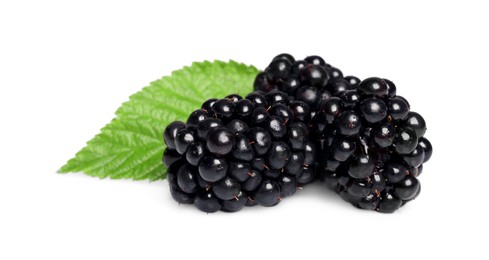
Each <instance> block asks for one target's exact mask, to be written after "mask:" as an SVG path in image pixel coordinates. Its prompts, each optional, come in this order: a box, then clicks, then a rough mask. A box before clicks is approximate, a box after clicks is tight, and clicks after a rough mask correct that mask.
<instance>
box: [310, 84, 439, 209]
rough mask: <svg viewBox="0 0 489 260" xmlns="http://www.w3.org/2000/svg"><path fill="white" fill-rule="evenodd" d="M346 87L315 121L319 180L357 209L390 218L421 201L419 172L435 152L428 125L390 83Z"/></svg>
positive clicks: (322, 105)
mask: <svg viewBox="0 0 489 260" xmlns="http://www.w3.org/2000/svg"><path fill="white" fill-rule="evenodd" d="M346 82H349V83H350V86H351V89H349V90H347V91H345V92H343V93H342V94H341V95H340V96H339V97H332V98H330V99H328V100H326V101H323V102H322V103H321V104H320V108H319V110H318V112H317V114H316V115H315V117H314V118H313V130H314V131H315V132H316V135H317V136H318V137H319V140H320V141H319V142H318V143H319V144H320V146H319V147H320V151H319V152H318V156H319V157H320V158H319V159H318V161H319V162H320V163H321V166H320V167H319V168H318V171H319V172H320V173H319V175H320V178H321V179H322V180H323V181H324V182H325V183H326V186H327V187H329V188H330V189H332V190H334V191H336V192H337V193H338V194H340V196H341V197H342V198H343V199H344V200H346V201H348V202H350V203H351V204H353V205H354V206H355V207H357V208H361V209H367V210H376V211H378V212H384V213H392V212H394V211H396V210H397V209H399V208H400V207H401V206H402V205H404V204H406V203H407V202H408V201H411V200H413V199H415V198H416V197H417V196H418V195H419V192H420V189H421V185H420V183H419V181H418V179H417V176H419V171H420V170H419V169H421V170H422V167H423V163H425V162H427V161H428V160H429V159H430V157H431V154H432V149H433V148H432V146H431V143H430V142H429V141H428V140H427V139H426V138H424V137H423V136H424V134H425V132H426V122H425V120H424V119H423V117H422V116H421V115H419V114H418V113H415V112H412V111H410V106H409V104H408V102H407V100H406V99H405V98H403V97H401V96H397V95H396V92H397V91H396V89H395V85H394V84H393V83H392V82H391V81H389V80H385V79H381V78H368V79H365V80H363V81H361V82H358V78H355V77H348V78H347V79H346ZM333 93H335V92H334V91H333Z"/></svg>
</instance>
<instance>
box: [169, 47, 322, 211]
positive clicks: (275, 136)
mask: <svg viewBox="0 0 489 260" xmlns="http://www.w3.org/2000/svg"><path fill="white" fill-rule="evenodd" d="M293 62H294V61H293V60H291V58H290V57H288V56H287V55H285V54H284V55H282V56H280V57H279V58H277V59H276V61H275V62H274V63H273V64H272V65H273V66H272V67H271V68H270V69H268V70H267V72H266V73H267V77H268V76H273V79H274V80H282V79H283V78H284V77H285V76H286V75H285V74H286V73H288V71H289V69H290V65H291V64H292V63H293ZM262 77H263V76H261V75H259V76H258V77H257V82H258V81H260V80H262V81H263V80H265V81H267V80H268V78H262ZM265 81H263V82H265ZM310 124H311V116H310V109H309V107H308V105H307V104H306V103H304V102H302V101H293V99H292V98H291V97H289V96H288V95H287V94H286V93H284V92H281V91H278V90H273V91H269V92H268V93H267V94H265V92H261V91H255V92H253V93H250V94H248V95H247V96H246V98H245V99H242V97H241V96H238V95H229V96H227V97H225V98H223V99H209V100H208V101H206V102H204V104H203V105H202V108H201V109H199V110H196V111H194V112H193V113H191V114H190V116H189V118H188V120H187V123H186V124H184V123H183V122H178V121H177V122H173V123H171V124H170V125H168V127H167V129H166V130H165V132H164V140H165V143H166V144H167V149H166V150H165V152H164V156H163V161H164V163H165V165H166V166H167V167H168V181H169V183H170V191H171V194H172V197H173V198H174V199H175V200H176V201H177V202H179V203H183V204H189V203H195V205H196V207H197V208H198V209H200V210H202V211H205V212H215V211H218V210H222V211H226V212H235V211H239V210H240V209H241V208H243V207H244V206H245V205H248V206H252V205H255V204H259V205H263V206H274V205H276V204H278V203H279V202H280V201H281V199H282V198H284V197H287V196H290V195H292V194H294V193H295V191H296V189H297V187H298V186H300V185H304V184H306V183H309V182H311V181H313V180H314V178H315V167H316V161H315V158H316V154H315V153H316V149H315V145H314V143H313V141H312V139H311V138H310V137H309V135H308V134H309V127H308V125H310Z"/></svg>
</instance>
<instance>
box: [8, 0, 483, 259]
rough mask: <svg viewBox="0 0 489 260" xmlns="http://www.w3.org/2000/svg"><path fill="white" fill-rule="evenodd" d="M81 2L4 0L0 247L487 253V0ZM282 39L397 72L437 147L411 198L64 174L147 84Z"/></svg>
mask: <svg viewBox="0 0 489 260" xmlns="http://www.w3.org/2000/svg"><path fill="white" fill-rule="evenodd" d="M74 2H75V1H30V2H29V1H1V2H0V91H1V94H0V120H1V121H0V259H41V258H46V259H163V258H165V257H166V258H170V257H171V258H174V259H206V258H209V259H253V258H256V259H262V258H268V259H272V258H273V259H287V258H291V259H292V258H295V259H299V258H302V257H304V259H349V258H352V259H353V258H356V259H369V258H370V259H381V258H385V257H389V258H391V257H392V258H395V259H416V258H425V257H436V258H437V259H443V258H447V257H454V258H455V259H461V258H462V257H463V258H464V259H482V258H484V257H485V258H487V257H488V254H487V251H486V250H485V248H483V247H486V246H487V241H488V240H489V239H488V235H487V234H488V233H489V228H488V219H489V215H488V214H487V213H486V211H485V210H486V209H487V205H488V200H487V195H488V194H489V193H488V191H487V190H488V188H489V187H488V181H489V178H488V175H489V172H488V167H487V163H488V162H487V153H488V152H487V151H488V150H487V149H488V148H487V147H488V145H489V142H488V137H487V129H488V124H487V122H488V113H487V111H488V109H487V105H488V103H487V100H488V99H487V94H485V91H486V90H487V88H488V85H487V80H488V59H489V55H488V48H489V47H488V46H489V40H488V24H489V18H488V17H489V16H488V15H487V11H488V8H486V7H485V6H483V5H482V4H478V3H483V2H484V1H478V2H477V3H476V2H475V1H460V2H459V3H456V2H453V1H440V2H439V3H435V1H431V2H428V1H419V2H417V3H416V1H409V2H406V3H402V4H401V3H393V2H394V1H382V2H379V1H373V2H372V1H368V2H369V3H367V1H361V2H350V1H341V3H340V1H338V2H337V3H330V2H326V1H317V2H312V1H280V2H278V1H277V2H276V3H271V2H270V3H265V2H264V1H246V2H244V1H243V2H242V3H240V4H231V3H226V2H224V1H223V2H215V1H209V0H207V1H195V2H190V1H179V3H178V4H175V3H172V4H165V3H163V2H164V1H155V2H146V1H134V3H126V2H121V1H114V2H106V1H79V2H78V3H74ZM228 2H230V1H228ZM280 52H290V53H292V54H294V55H295V56H296V57H299V58H300V57H305V56H306V55H311V54H318V55H321V56H323V57H324V58H325V59H326V60H327V62H329V63H331V64H333V65H335V66H337V67H339V68H341V69H342V70H343V72H344V73H345V74H346V75H348V74H354V75H357V76H359V77H360V78H365V77H368V76H374V75H376V76H377V75H378V76H382V77H386V78H389V79H392V80H393V81H395V83H396V84H397V86H398V94H400V95H403V96H405V97H406V98H408V99H409V101H410V102H411V107H412V110H414V111H418V112H420V113H421V114H422V115H423V116H424V117H425V119H426V121H427V122H428V132H427V134H426V136H427V137H428V138H429V139H430V140H431V141H432V143H433V146H434V155H433V157H432V159H431V161H430V162H429V163H428V164H426V165H425V168H424V173H423V174H422V176H421V178H420V180H421V183H422V185H423V192H422V193H421V195H420V196H419V198H418V199H417V200H416V201H415V202H414V203H411V204H409V205H408V206H406V207H403V208H402V209H401V210H399V211H398V212H397V213H395V214H390V215H384V214H378V213H375V212H367V211H361V210H357V209H355V208H353V207H352V206H350V205H349V204H347V203H345V202H343V201H342V200H341V199H340V198H339V197H338V196H336V195H335V194H332V193H330V192H327V191H325V190H324V189H323V187H322V186H321V185H320V184H316V185H312V186H310V187H306V189H305V190H303V191H301V192H299V193H297V194H296V195H295V196H293V197H292V198H288V199H286V200H284V201H283V202H282V203H281V204H280V205H278V206H277V207H274V208H263V207H254V208H245V209H244V210H242V211H241V212H239V213H236V214H226V213H216V214H204V213H201V212H199V211H197V210H196V209H195V208H194V207H191V206H178V204H176V203H175V202H174V201H173V200H172V199H171V197H170V194H169V191H168V187H167V186H168V185H167V182H166V181H159V182H153V183H149V182H147V181H140V182H134V181H129V180H125V181H114V180H99V179H97V178H92V177H88V176H85V175H83V174H68V175H58V174H56V170H58V169H59V167H60V166H61V165H62V164H64V163H65V161H67V160H68V159H70V158H71V157H72V156H73V155H74V154H75V152H77V151H78V150H79V149H80V148H82V147H83V146H84V144H85V142H86V141H88V140H89V139H90V138H91V137H92V136H94V135H95V134H96V133H98V131H99V129H100V128H101V127H102V126H103V125H104V124H105V123H107V122H109V121H110V120H111V118H113V116H114V114H113V113H114V111H115V110H116V109H117V108H118V107H119V105H120V104H121V103H122V102H124V101H126V100H127V98H128V96H129V95H130V94H132V93H134V92H136V91H138V90H139V89H141V88H142V87H143V86H146V85H147V84H148V83H149V82H150V81H153V80H155V79H158V78H160V77H161V76H164V75H168V74H170V73H171V71H172V70H175V69H179V68H180V67H182V66H184V65H189V64H190V63H191V62H193V61H202V60H213V59H221V60H228V59H233V60H237V61H240V62H244V63H247V64H254V65H255V66H257V67H258V68H264V67H265V66H266V65H267V64H268V62H269V60H270V59H271V58H272V57H273V56H274V55H276V54H278V53H280ZM360 257H362V258H360Z"/></svg>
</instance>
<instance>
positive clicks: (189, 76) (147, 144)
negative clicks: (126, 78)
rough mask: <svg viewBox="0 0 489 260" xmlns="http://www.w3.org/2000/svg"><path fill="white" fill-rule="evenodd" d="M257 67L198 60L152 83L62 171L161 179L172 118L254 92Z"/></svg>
mask: <svg viewBox="0 0 489 260" xmlns="http://www.w3.org/2000/svg"><path fill="white" fill-rule="evenodd" d="M257 73H258V70H257V69H256V68H255V67H253V66H247V65H244V64H241V63H237V62H235V61H229V62H222V61H214V62H208V61H205V62H195V63H193V64H192V65H191V66H190V67H184V68H183V69H180V70H177V71H174V72H173V73H172V74H171V76H166V77H163V78H162V79H160V80H157V81H154V82H152V83H151V84H150V85H149V86H147V87H145V88H143V89H142V90H141V91H139V92H137V93H136V94H134V95H132V96H131V97H130V98H129V101H128V102H126V103H124V104H122V106H121V107H120V108H119V109H118V110H117V111H116V118H115V119H113V120H112V122H110V123H109V124H107V125H106V126H104V127H103V128H102V130H101V131H100V133H99V134H98V135H96V136H95V137H94V138H93V139H92V140H90V141H88V143H87V145H86V146H85V147H84V148H83V149H81V150H80V151H79V152H78V153H77V154H76V155H75V157H74V158H73V159H71V160H69V161H68V162H67V163H66V164H65V165H64V166H63V167H61V169H60V170H59V173H68V172H84V173H86V174H88V175H91V176H97V177H99V178H107V177H109V178H112V179H134V180H145V179H149V180H158V179H162V178H165V177H166V169H165V167H164V166H163V164H162V160H161V159H162V155H163V151H164V149H165V144H164V142H163V138H162V134H163V131H164V129H165V127H166V126H167V125H168V124H169V123H170V122H172V121H175V120H181V121H185V120H186V119H187V117H188V115H189V114H190V113H191V112H192V111H194V110H196V109H199V108H200V106H201V104H202V103H203V102H204V101H205V100H206V99H209V98H222V97H225V96H226V95H229V94H231V93H238V94H240V95H246V94H247V93H249V92H251V91H252V85H253V80H254V78H255V76H256V74H257Z"/></svg>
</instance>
